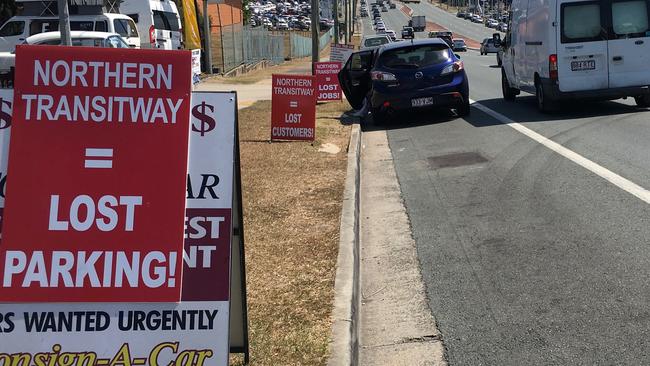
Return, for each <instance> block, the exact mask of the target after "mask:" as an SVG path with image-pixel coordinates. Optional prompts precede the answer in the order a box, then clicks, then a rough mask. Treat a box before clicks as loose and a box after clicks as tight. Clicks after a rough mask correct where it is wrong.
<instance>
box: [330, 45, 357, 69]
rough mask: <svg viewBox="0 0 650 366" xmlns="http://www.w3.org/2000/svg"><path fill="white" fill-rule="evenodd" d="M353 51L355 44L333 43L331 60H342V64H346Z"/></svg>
mask: <svg viewBox="0 0 650 366" xmlns="http://www.w3.org/2000/svg"><path fill="white" fill-rule="evenodd" d="M353 52H354V45H351V44H336V43H332V45H331V46H330V61H336V62H340V63H341V65H345V63H346V62H348V59H349V58H350V55H352V53H353Z"/></svg>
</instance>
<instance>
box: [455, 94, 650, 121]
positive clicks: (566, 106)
mask: <svg viewBox="0 0 650 366" xmlns="http://www.w3.org/2000/svg"><path fill="white" fill-rule="evenodd" d="M476 102H477V103H479V104H482V105H484V106H486V107H488V108H490V109H492V110H493V111H496V112H499V113H501V114H503V115H504V116H506V117H508V118H510V119H512V120H513V121H515V122H547V121H563V120H572V119H582V118H593V117H606V116H616V115H624V114H631V113H638V112H645V111H647V110H645V109H641V108H637V107H635V106H631V105H626V104H622V103H616V102H611V101H605V102H587V101H571V102H567V103H562V104H561V106H560V109H559V110H558V111H557V112H554V113H550V114H543V113H541V112H539V111H538V110H537V101H536V99H535V97H534V96H523V97H522V96H518V97H517V100H516V101H515V102H508V101H505V100H503V99H500V98H495V99H485V100H477V101H476ZM474 111H476V112H479V111H478V110H476V109H474ZM479 113H480V112H479ZM467 121H468V122H469V123H471V124H472V125H474V126H475V127H486V126H494V125H499V124H501V122H500V121H497V120H496V119H494V118H492V117H489V118H479V119H476V118H468V119H467Z"/></svg>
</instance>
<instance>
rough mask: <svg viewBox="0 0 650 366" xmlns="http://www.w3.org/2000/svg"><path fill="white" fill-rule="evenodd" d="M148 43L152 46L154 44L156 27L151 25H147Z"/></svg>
mask: <svg viewBox="0 0 650 366" xmlns="http://www.w3.org/2000/svg"><path fill="white" fill-rule="evenodd" d="M149 43H151V46H152V47H155V45H156V28H154V26H153V25H152V26H151V27H149Z"/></svg>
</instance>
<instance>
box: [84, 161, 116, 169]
mask: <svg viewBox="0 0 650 366" xmlns="http://www.w3.org/2000/svg"><path fill="white" fill-rule="evenodd" d="M84 167H85V168H90V169H92V168H97V169H112V168H113V161H112V160H86V162H85V165H84Z"/></svg>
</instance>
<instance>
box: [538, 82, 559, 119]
mask: <svg viewBox="0 0 650 366" xmlns="http://www.w3.org/2000/svg"><path fill="white" fill-rule="evenodd" d="M535 96H536V97H537V109H539V111H540V112H542V113H551V112H555V111H556V110H557V103H556V102H555V101H553V100H550V99H549V98H548V95H547V94H546V92H545V91H544V85H543V84H542V83H541V82H540V81H539V80H538V81H537V82H536V83H535Z"/></svg>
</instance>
